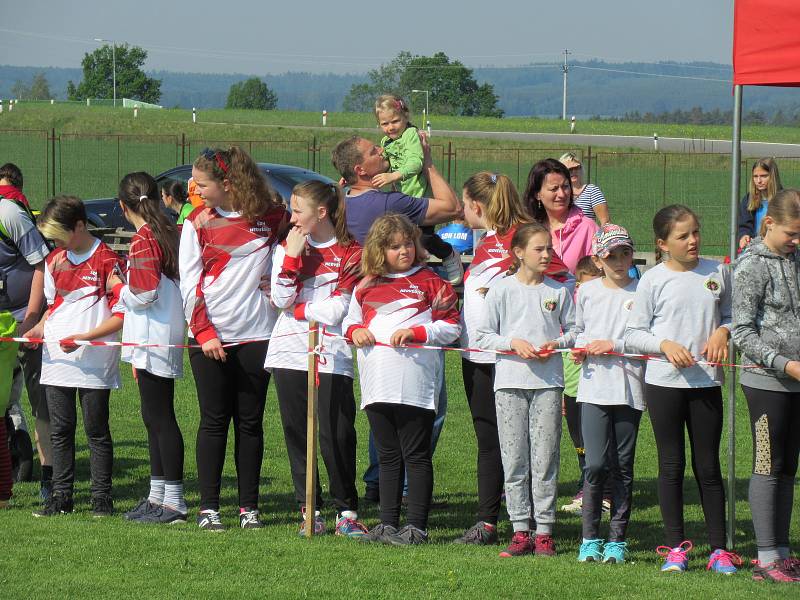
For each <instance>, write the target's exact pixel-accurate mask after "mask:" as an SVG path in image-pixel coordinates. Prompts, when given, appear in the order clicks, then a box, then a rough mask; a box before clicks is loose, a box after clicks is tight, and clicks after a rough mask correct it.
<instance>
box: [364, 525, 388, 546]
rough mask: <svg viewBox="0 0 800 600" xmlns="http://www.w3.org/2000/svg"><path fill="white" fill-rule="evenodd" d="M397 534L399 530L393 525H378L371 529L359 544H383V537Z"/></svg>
mask: <svg viewBox="0 0 800 600" xmlns="http://www.w3.org/2000/svg"><path fill="white" fill-rule="evenodd" d="M395 533H397V528H396V527H394V526H393V525H384V524H383V523H378V524H377V525H375V527H373V528H372V529H370V530H369V531H368V532H367V533H365V534H364V535H363V536H361V538H360V539H359V540H358V541H359V542H367V543H370V542H383V537H384V536H387V535H394V534H395Z"/></svg>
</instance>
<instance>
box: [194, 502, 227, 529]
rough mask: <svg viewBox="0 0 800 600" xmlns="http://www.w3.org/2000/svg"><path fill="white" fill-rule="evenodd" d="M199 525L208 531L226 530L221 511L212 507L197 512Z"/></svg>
mask: <svg viewBox="0 0 800 600" xmlns="http://www.w3.org/2000/svg"><path fill="white" fill-rule="evenodd" d="M197 526H198V527H199V528H200V529H205V530H207V531H225V525H223V524H222V520H221V519H220V518H219V511H218V510H214V509H212V508H207V509H205V510H201V511H200V512H199V513H197Z"/></svg>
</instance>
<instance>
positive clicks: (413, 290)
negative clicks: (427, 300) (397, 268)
mask: <svg viewBox="0 0 800 600" xmlns="http://www.w3.org/2000/svg"><path fill="white" fill-rule="evenodd" d="M400 293H401V294H417V295H419V296H423V295H425V292H424V291H422V290H421V289H420V287H419V286H418V285H416V284H414V283H410V284H408V287H407V288H403V289H402V290H400Z"/></svg>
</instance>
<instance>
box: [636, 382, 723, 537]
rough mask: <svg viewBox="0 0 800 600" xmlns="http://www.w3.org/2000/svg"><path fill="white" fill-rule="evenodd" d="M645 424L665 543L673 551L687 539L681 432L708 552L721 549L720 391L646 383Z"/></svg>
mask: <svg viewBox="0 0 800 600" xmlns="http://www.w3.org/2000/svg"><path fill="white" fill-rule="evenodd" d="M645 397H646V398H647V407H648V409H649V411H650V422H651V423H652V425H653V434H654V435H655V438H656V448H657V450H658V499H659V503H660V504H661V516H662V518H663V520H664V533H665V535H666V543H667V545H668V546H670V547H671V548H674V547H676V546H677V545H678V544H680V543H681V542H682V541H683V540H685V539H686V535H685V532H684V521H683V473H684V470H685V468H686V455H685V450H684V443H685V441H684V430H685V429H688V431H689V447H690V448H691V451H692V472H693V473H694V476H695V479H696V480H697V484H698V487H699V488H700V502H701V504H702V505H703V514H704V516H705V520H706V530H707V533H708V541H709V544H710V545H711V549H712V550H716V549H717V548H725V489H724V486H723V484H722V470H721V468H720V464H719V443H720V438H721V436H722V390H721V388H719V387H717V386H714V387H703V388H667V387H662V386H658V385H650V384H646V385H645Z"/></svg>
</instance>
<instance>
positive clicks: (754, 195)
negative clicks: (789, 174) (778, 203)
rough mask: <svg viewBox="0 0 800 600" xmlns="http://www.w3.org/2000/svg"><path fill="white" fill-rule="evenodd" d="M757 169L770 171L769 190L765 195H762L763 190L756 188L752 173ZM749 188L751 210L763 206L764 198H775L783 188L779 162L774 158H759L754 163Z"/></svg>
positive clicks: (748, 205) (749, 207)
mask: <svg viewBox="0 0 800 600" xmlns="http://www.w3.org/2000/svg"><path fill="white" fill-rule="evenodd" d="M756 169H764V170H765V171H766V172H767V173H769V180H768V181H767V191H766V192H765V194H764V196H763V197H762V196H761V192H760V191H759V190H758V189H756V184H755V182H754V181H753V176H752V173H753V172H754V171H755V170H756ZM747 189H748V192H749V194H750V200H749V202H748V203H747V210H748V211H750V212H755V211H757V210H758V209H759V208H761V202H762V201H763V200H764V199H767V200H769V199H770V198H774V197H775V194H777V193H778V192H780V191H781V190H782V189H783V185H781V175H780V173H779V172H778V163H776V162H775V159H774V158H759V159H758V160H757V161H756V162H755V163H753V168H752V169H751V170H750V185H749V186H748V188H747Z"/></svg>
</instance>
